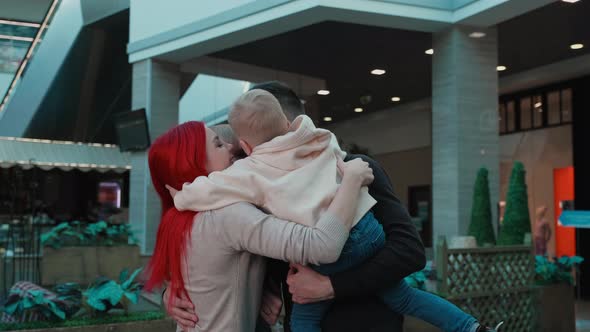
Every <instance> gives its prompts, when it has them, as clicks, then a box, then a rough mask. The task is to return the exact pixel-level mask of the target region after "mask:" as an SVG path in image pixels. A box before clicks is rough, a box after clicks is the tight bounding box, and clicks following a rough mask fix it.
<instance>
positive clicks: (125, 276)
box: [83, 268, 142, 312]
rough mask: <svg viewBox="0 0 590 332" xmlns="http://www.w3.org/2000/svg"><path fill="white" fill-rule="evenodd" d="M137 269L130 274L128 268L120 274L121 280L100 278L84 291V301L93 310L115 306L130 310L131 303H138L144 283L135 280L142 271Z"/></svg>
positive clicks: (101, 310) (103, 310)
mask: <svg viewBox="0 0 590 332" xmlns="http://www.w3.org/2000/svg"><path fill="white" fill-rule="evenodd" d="M141 270H142V269H141V268H139V269H137V270H135V271H134V272H133V273H132V274H131V275H130V276H129V271H127V269H125V270H123V271H122V272H121V274H120V276H119V282H116V281H114V280H111V279H108V278H104V277H101V278H98V279H97V280H96V281H95V282H94V284H93V285H92V286H91V287H90V288H88V290H86V291H85V292H84V293H83V296H84V303H85V305H86V306H87V308H88V309H89V310H90V311H91V312H107V311H109V310H111V309H113V308H123V309H124V310H125V312H127V311H128V307H129V303H137V301H138V298H139V292H140V291H141V288H142V284H141V283H139V282H136V281H135V278H136V277H137V275H139V273H140V272H141Z"/></svg>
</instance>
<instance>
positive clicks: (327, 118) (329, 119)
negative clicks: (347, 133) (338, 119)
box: [324, 116, 332, 122]
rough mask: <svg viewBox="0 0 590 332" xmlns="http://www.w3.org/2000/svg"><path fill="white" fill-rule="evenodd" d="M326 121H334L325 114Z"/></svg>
mask: <svg viewBox="0 0 590 332" xmlns="http://www.w3.org/2000/svg"><path fill="white" fill-rule="evenodd" d="M324 121H326V122H330V121H332V117H329V116H325V117H324Z"/></svg>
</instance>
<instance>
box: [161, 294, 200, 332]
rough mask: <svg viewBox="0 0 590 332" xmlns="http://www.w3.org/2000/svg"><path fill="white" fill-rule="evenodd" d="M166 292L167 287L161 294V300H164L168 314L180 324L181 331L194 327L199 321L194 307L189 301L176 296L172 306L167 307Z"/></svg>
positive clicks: (167, 297)
mask: <svg viewBox="0 0 590 332" xmlns="http://www.w3.org/2000/svg"><path fill="white" fill-rule="evenodd" d="M168 292H169V289H166V291H165V292H164V294H162V301H163V302H164V308H166V312H167V313H168V315H169V316H170V317H172V319H174V320H175V321H176V323H178V325H180V328H181V329H182V330H183V331H188V330H189V329H191V328H194V327H195V325H196V324H197V322H198V321H199V317H197V315H196V314H195V307H194V306H193V304H192V303H191V301H189V300H187V299H184V298H179V297H177V298H175V299H174V301H173V303H174V306H173V307H170V308H168V299H169V296H170V294H169V293H168Z"/></svg>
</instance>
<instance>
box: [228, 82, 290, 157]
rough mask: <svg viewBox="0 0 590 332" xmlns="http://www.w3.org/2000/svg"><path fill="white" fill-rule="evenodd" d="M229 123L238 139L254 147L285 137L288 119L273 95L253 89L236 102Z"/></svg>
mask: <svg viewBox="0 0 590 332" xmlns="http://www.w3.org/2000/svg"><path fill="white" fill-rule="evenodd" d="M228 122H229V125H230V126H231V128H232V129H233V131H234V133H235V134H236V135H237V136H238V138H240V139H242V140H244V141H247V142H248V143H249V144H250V145H252V146H253V147H254V146H257V145H260V144H262V143H265V142H268V141H270V140H272V139H273V138H275V137H277V136H281V135H284V134H285V125H284V124H285V123H287V118H286V117H285V114H284V113H283V110H282V109H281V105H280V104H279V101H278V100H277V99H276V98H275V97H274V96H273V95H272V94H271V93H269V92H267V91H265V90H261V89H253V90H250V91H248V92H246V93H244V94H242V95H241V96H240V97H238V99H237V100H236V101H235V102H234V104H233V105H232V107H231V111H230V113H229V116H228Z"/></svg>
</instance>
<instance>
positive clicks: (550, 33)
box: [498, 0, 590, 76]
mask: <svg viewBox="0 0 590 332" xmlns="http://www.w3.org/2000/svg"><path fill="white" fill-rule="evenodd" d="M498 38H499V49H498V50H499V63H500V64H502V65H505V66H507V67H508V70H507V71H505V72H503V73H501V75H502V76H504V75H510V74H514V73H517V72H521V71H524V70H527V69H531V68H535V67H539V66H543V65H547V64H550V63H554V62H558V61H562V60H565V59H568V58H572V57H575V56H579V55H583V54H588V53H590V1H588V0H582V1H579V2H577V3H566V2H562V1H558V2H556V3H553V4H551V5H548V6H545V7H541V8H539V9H537V10H535V11H532V12H530V13H527V14H525V15H521V16H518V17H516V18H513V19H511V20H509V21H506V22H503V23H501V24H500V25H499V28H498ZM573 43H582V44H584V45H585V47H584V48H583V49H581V50H572V49H570V47H569V46H570V45H571V44H573Z"/></svg>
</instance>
